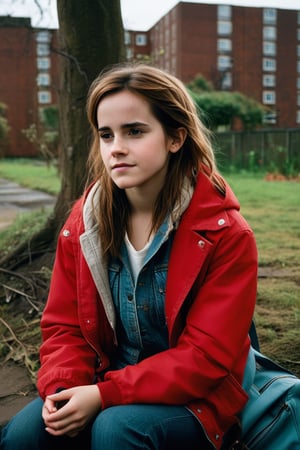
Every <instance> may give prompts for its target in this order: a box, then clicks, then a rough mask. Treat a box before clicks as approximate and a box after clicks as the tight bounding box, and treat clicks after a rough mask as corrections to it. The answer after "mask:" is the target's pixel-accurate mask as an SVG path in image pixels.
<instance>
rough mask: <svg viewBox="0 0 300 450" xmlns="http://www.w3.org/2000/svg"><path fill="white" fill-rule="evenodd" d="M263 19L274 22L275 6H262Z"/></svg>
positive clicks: (266, 21) (275, 18)
mask: <svg viewBox="0 0 300 450" xmlns="http://www.w3.org/2000/svg"><path fill="white" fill-rule="evenodd" d="M263 19H264V23H272V24H275V23H276V21H277V10H276V9H275V8H264V10H263Z"/></svg>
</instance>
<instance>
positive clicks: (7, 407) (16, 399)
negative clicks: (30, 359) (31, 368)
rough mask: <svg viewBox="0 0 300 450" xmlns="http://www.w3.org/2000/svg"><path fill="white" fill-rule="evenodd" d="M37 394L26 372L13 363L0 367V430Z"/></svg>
mask: <svg viewBox="0 0 300 450" xmlns="http://www.w3.org/2000/svg"><path fill="white" fill-rule="evenodd" d="M36 396H37V392H36V389H35V386H34V385H33V384H32V382H31V380H30V377H29V375H28V372H27V370H26V369H25V368H24V367H23V366H19V365H18V364H15V363H13V362H6V363H5V364H1V365H0V428H2V427H3V425H5V424H6V423H7V422H8V420H9V419H10V418H11V417H12V416H13V415H15V414H16V413H17V412H18V411H19V410H20V409H22V408H23V407H24V406H25V405H27V403H29V402H30V401H31V400H33V399H34V398H36Z"/></svg>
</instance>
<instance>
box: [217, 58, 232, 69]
mask: <svg viewBox="0 0 300 450" xmlns="http://www.w3.org/2000/svg"><path fill="white" fill-rule="evenodd" d="M231 67H232V58H231V56H228V55H219V56H218V70H220V71H223V70H228V69H231Z"/></svg>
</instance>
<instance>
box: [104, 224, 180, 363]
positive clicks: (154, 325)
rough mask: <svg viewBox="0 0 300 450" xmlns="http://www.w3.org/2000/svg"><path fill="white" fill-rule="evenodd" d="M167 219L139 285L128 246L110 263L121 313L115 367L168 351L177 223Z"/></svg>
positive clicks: (155, 238)
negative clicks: (170, 264) (169, 284)
mask: <svg viewBox="0 0 300 450" xmlns="http://www.w3.org/2000/svg"><path fill="white" fill-rule="evenodd" d="M170 222H171V220H166V221H165V222H164V223H163V224H162V225H161V226H160V228H159V230H158V231H157V233H156V234H155V236H154V239H153V240H152V242H151V244H150V247H149V248H148V251H147V254H146V258H145V261H144V263H143V267H142V269H141V271H140V273H139V274H138V278H137V280H136V282H135V281H134V277H133V276H132V273H131V268H130V262H129V257H128V252H127V248H126V245H125V243H123V245H122V248H121V255H120V258H118V259H117V258H116V259H114V260H113V261H110V264H109V266H108V274H109V283H110V289H111V293H112V297H113V302H114V305H115V308H116V314H117V339H118V342H119V347H118V353H117V356H116V359H115V361H114V364H113V366H114V368H117V369H119V368H122V367H124V366H126V365H128V364H136V363H137V362H139V361H141V360H142V359H144V358H145V357H148V356H151V355H153V354H155V353H157V352H160V351H163V350H166V349H167V348H168V329H167V324H166V315H165V307H164V306H165V292H166V279H167V271H168V261H169V255H170V249H171V245H172V240H173V233H172V229H173V224H172V223H170Z"/></svg>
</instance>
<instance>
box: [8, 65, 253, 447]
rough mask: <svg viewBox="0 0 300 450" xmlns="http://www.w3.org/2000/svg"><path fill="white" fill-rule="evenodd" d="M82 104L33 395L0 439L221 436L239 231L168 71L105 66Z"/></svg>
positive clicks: (242, 293) (236, 352)
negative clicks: (80, 144) (87, 174)
mask: <svg viewBox="0 0 300 450" xmlns="http://www.w3.org/2000/svg"><path fill="white" fill-rule="evenodd" d="M87 111H88V117H89V120H90V123H91V126H92V129H93V142H92V147H91V153H90V163H91V173H92V177H93V183H92V184H91V185H90V187H89V188H88V189H87V191H86V192H85V194H84V195H83V197H82V198H81V199H80V200H79V201H77V203H76V204H75V206H74V208H73V210H72V212H71V214H70V216H69V218H68V220H67V222H66V224H65V227H64V228H63V229H62V231H61V233H60V236H59V241H58V248H57V255H56V261H55V265H54V270H53V276H52V282H51V287H50V293H49V298H48V302H47V305H46V307H45V311H44V314H43V318H42V322H41V327H42V334H43V344H42V347H41V353H40V354H41V368H40V371H39V374H38V389H39V393H40V398H38V399H37V400H35V401H34V402H33V403H31V404H29V405H28V406H27V407H26V408H25V409H24V410H22V411H21V412H20V413H18V414H17V415H16V416H15V417H14V418H13V419H12V420H11V421H10V423H9V424H8V426H7V427H6V429H5V430H4V432H3V435H2V444H1V449H2V450H14V449H18V450H22V449H28V450H29V449H30V450H35V449H48V448H51V449H52V448H64V449H65V450H66V449H68V448H70V449H74V448H81V449H88V448H91V449H92V450H96V449H97V450H108V449H109V450H120V449H122V450H129V449H156V450H158V449H170V450H171V449H172V450H180V449H185V448H188V449H189V450H193V449H220V448H221V447H222V448H228V445H227V444H226V445H225V441H228V440H229V437H230V433H231V430H233V429H234V427H235V424H237V423H238V413H239V411H241V409H242V408H243V406H244V405H245V403H246V401H247V394H246V392H245V391H244V390H243V388H242V382H243V374H244V370H245V365H246V361H247V357H248V352H249V346H250V342H249V337H248V331H249V327H250V324H251V319H252V315H253V311H254V306H255V299H256V283H257V251H256V245H255V240H254V237H253V233H252V231H251V229H250V227H249V225H248V224H247V223H246V221H245V220H244V218H243V217H242V216H241V214H240V212H239V203H238V201H237V199H236V197H235V196H234V194H233V192H232V191H231V189H230V187H229V186H228V185H227V184H226V182H225V181H224V179H223V178H222V177H221V176H220V175H219V173H218V172H217V169H216V165H215V160H214V154H213V150H212V147H211V143H210V140H209V135H208V132H207V130H206V129H205V127H204V126H203V124H202V123H201V121H200V120H199V118H198V116H197V111H196V108H195V106H194V104H193V102H192V100H191V98H190V96H189V94H188V93H187V91H186V89H185V87H184V85H183V84H182V83H181V82H180V81H179V80H178V79H176V78H175V77H173V76H171V75H170V74H168V73H166V72H163V71H161V70H159V69H156V68H153V67H151V66H148V65H138V66H133V67H128V66H123V67H120V66H118V67H115V68H113V69H110V70H109V71H106V72H105V73H103V74H102V75H101V76H100V77H99V78H97V79H96V80H95V82H94V83H93V84H92V86H91V89H90V92H89V97H88V104H87Z"/></svg>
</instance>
